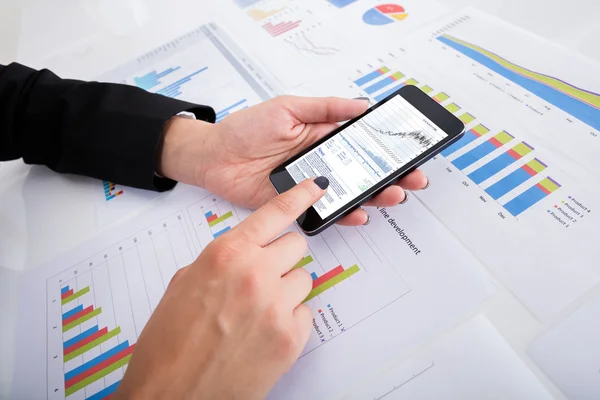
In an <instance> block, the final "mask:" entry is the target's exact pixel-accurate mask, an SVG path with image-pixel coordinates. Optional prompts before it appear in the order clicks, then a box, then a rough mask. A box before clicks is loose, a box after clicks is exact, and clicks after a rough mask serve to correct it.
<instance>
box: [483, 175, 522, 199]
mask: <svg viewBox="0 0 600 400" xmlns="http://www.w3.org/2000/svg"><path fill="white" fill-rule="evenodd" d="M529 178H531V175H529V173H528V172H527V171H525V170H524V169H523V168H519V169H518V170H516V171H514V172H511V173H510V174H509V175H507V176H505V177H504V178H502V179H500V180H499V181H498V182H496V183H494V184H493V185H492V186H490V187H489V188H487V189H485V191H486V193H487V194H489V195H490V197H491V198H492V199H494V200H497V199H499V198H500V197H502V196H504V195H505V194H506V193H508V192H510V191H511V190H513V189H514V188H516V187H517V186H519V185H520V184H521V183H523V182H525V181H527V180H528V179H529Z"/></svg>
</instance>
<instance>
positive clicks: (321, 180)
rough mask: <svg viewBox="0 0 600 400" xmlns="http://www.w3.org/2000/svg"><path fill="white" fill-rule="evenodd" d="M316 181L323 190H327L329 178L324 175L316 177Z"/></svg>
mask: <svg viewBox="0 0 600 400" xmlns="http://www.w3.org/2000/svg"><path fill="white" fill-rule="evenodd" d="M314 182H315V185H317V186H318V187H320V188H321V189H322V190H325V189H327V188H328V187H329V179H327V178H325V177H324V176H320V177H318V178H315V180H314Z"/></svg>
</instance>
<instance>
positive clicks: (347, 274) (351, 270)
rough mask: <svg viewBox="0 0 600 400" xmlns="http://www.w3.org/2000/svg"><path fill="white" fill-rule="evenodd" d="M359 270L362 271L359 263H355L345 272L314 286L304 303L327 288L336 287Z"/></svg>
mask: <svg viewBox="0 0 600 400" xmlns="http://www.w3.org/2000/svg"><path fill="white" fill-rule="evenodd" d="M358 271H360V269H359V268H358V265H356V264H355V265H353V266H351V267H350V268H348V269H347V270H345V271H344V272H342V273H341V274H339V275H338V276H336V277H333V278H331V279H330V280H328V281H327V282H325V283H323V284H322V285H319V286H317V287H316V288H314V289H313V290H311V291H310V293H309V294H308V296H307V297H306V299H305V300H304V303H306V302H307V301H309V300H310V299H312V298H314V297H316V296H318V295H320V294H321V293H323V292H324V291H326V290H327V289H331V288H332V287H334V286H335V285H337V284H338V283H340V282H341V281H343V280H345V279H348V278H350V277H351V276H352V275H354V274H355V273H357V272H358Z"/></svg>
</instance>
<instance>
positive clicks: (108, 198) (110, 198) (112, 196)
mask: <svg viewBox="0 0 600 400" xmlns="http://www.w3.org/2000/svg"><path fill="white" fill-rule="evenodd" d="M114 198H115V195H114V194H113V195H111V196H108V197H107V198H106V200H107V201H108V200H112V199H114Z"/></svg>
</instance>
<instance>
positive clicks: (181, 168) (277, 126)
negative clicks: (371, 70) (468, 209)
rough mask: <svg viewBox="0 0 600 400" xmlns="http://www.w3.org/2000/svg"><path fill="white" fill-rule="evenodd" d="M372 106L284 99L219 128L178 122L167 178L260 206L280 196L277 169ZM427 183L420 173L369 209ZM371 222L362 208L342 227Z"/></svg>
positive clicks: (168, 145)
mask: <svg viewBox="0 0 600 400" xmlns="http://www.w3.org/2000/svg"><path fill="white" fill-rule="evenodd" d="M368 105H369V104H368V101H366V100H346V99H340V98H305V97H293V96H281V97H278V98H275V99H273V100H270V101H267V102H264V103H262V104H259V105H257V106H254V107H250V108H247V109H245V110H241V111H238V112H235V113H233V114H231V115H230V116H228V117H226V118H225V119H223V121H221V122H220V123H218V124H216V125H213V124H208V123H203V122H198V121H190V120H183V119H180V118H177V119H175V120H174V121H173V124H172V125H171V126H170V127H169V129H168V130H167V134H166V138H165V150H164V151H163V155H162V168H163V174H164V175H165V176H168V177H170V178H172V179H174V180H177V181H179V182H184V183H188V184H192V185H197V186H201V187H203V188H205V189H207V190H209V191H211V192H213V193H216V194H218V195H220V196H222V197H223V198H226V199H228V200H229V201H231V202H233V203H236V204H238V205H241V206H245V207H248V208H258V207H260V206H261V205H263V204H265V203H266V202H267V201H269V200H270V199H271V198H273V196H275V194H276V192H275V190H274V189H273V188H272V186H271V184H270V182H269V173H270V172H271V171H272V170H273V169H274V168H275V167H277V166H279V165H280V164H281V163H283V162H284V161H285V160H287V159H289V158H290V157H292V156H293V155H295V154H297V153H299V152H300V151H301V150H303V149H305V148H306V147H308V146H310V145H311V144H313V143H314V142H315V141H317V140H319V139H320V138H322V137H323V136H325V135H326V134H328V133H329V132H331V131H332V130H333V129H335V128H336V127H337V126H338V125H337V124H336V122H339V121H345V120H348V119H351V118H354V117H356V116H357V115H360V114H361V113H363V112H364V111H365V110H366V109H367V108H368ZM427 184H428V180H427V178H426V177H425V175H424V174H423V173H422V172H421V171H415V172H413V173H411V174H410V175H408V176H407V177H405V178H404V179H402V180H400V181H399V182H397V184H396V185H393V186H391V187H388V188H387V189H386V190H384V191H383V192H382V193H381V194H380V195H379V196H377V197H376V198H374V199H373V200H372V201H370V202H369V203H367V204H366V205H367V206H380V207H391V206H393V205H396V204H399V203H402V202H403V201H404V200H405V199H406V193H405V192H404V190H403V188H404V189H407V190H419V189H422V188H424V187H425V186H427ZM367 221H368V215H367V213H366V212H365V211H364V210H360V209H359V210H356V211H355V212H354V213H352V214H350V215H348V216H347V217H345V218H344V219H342V220H341V221H340V224H343V225H362V224H364V223H366V222H367Z"/></svg>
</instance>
